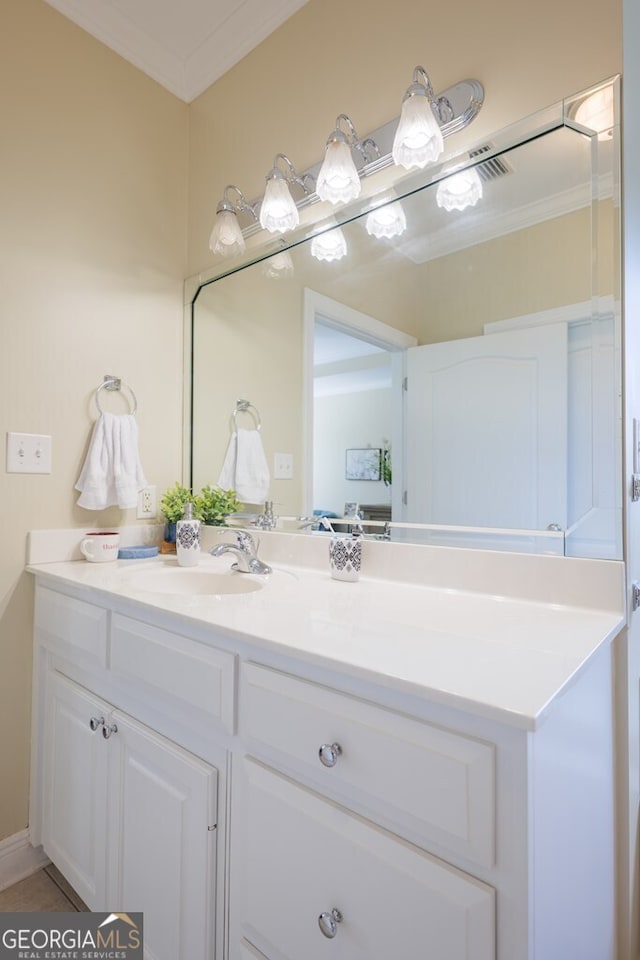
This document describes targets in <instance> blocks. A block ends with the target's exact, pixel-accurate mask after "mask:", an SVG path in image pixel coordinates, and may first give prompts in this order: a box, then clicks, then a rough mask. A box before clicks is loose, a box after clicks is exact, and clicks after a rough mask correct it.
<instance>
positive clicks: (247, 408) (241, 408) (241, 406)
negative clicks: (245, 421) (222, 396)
mask: <svg viewBox="0 0 640 960" xmlns="http://www.w3.org/2000/svg"><path fill="white" fill-rule="evenodd" d="M239 413H248V414H250V415H251V416H252V417H253V419H254V420H255V423H256V429H258V430H259V429H260V428H261V427H262V420H261V419H260V414H259V413H258V408H257V407H254V405H253V404H252V403H251V402H250V401H249V400H238V401H236V408H235V410H234V411H233V429H234V430H237V428H238V422H237V419H236V418H237V416H238V414H239Z"/></svg>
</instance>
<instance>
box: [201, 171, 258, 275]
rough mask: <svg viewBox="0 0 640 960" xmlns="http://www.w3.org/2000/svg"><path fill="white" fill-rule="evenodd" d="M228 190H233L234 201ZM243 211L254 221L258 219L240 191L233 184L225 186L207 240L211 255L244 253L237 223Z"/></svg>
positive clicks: (243, 243)
mask: <svg viewBox="0 0 640 960" xmlns="http://www.w3.org/2000/svg"><path fill="white" fill-rule="evenodd" d="M230 190H235V192H236V194H237V199H236V200H235V201H234V200H232V199H231V198H230V197H229V191H230ZM245 210H246V211H248V212H249V213H250V214H251V216H252V217H253V219H254V220H257V219H258V218H257V216H256V211H255V207H254V206H253V205H252V204H250V203H249V202H248V201H247V200H246V198H245V196H244V194H243V192H242V190H240V189H239V188H238V187H236V186H235V185H234V184H233V183H230V184H227V186H226V187H225V188H224V193H223V195H222V200H221V201H220V203H219V204H218V206H217V207H216V222H215V224H214V227H213V230H212V231H211V237H210V238H209V249H210V250H211V252H212V253H219V254H220V255H221V256H223V257H233V256H235V255H236V254H240V253H244V251H245V247H246V244H245V242H244V237H243V235H242V230H241V229H240V224H239V223H238V214H239V213H242V212H243V211H245Z"/></svg>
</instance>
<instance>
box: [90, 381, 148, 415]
mask: <svg viewBox="0 0 640 960" xmlns="http://www.w3.org/2000/svg"><path fill="white" fill-rule="evenodd" d="M123 387H124V388H125V389H126V390H128V391H129V394H130V402H131V414H134V413H135V412H136V410H137V409H138V401H137V400H136V395H135V393H134V392H133V390H132V389H131V387H130V386H128V385H127V384H126V383H125V384H123V383H122V380H121V379H120V377H111V376H109V375H108V374H107V375H105V378H104V380H103V381H102V383H101V384H100V386H99V387H97V388H96V394H95V396H96V407H97V408H98V411H99V413H104V410H103V409H102V407H101V406H100V391H101V390H122V388H123Z"/></svg>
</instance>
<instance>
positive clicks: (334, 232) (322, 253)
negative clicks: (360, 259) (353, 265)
mask: <svg viewBox="0 0 640 960" xmlns="http://www.w3.org/2000/svg"><path fill="white" fill-rule="evenodd" d="M346 255H347V241H346V239H345V235H344V233H343V232H342V229H341V228H340V227H338V226H335V227H333V228H331V229H329V230H325V231H323V232H322V233H318V234H316V236H315V237H314V238H313V239H312V241H311V256H312V257H315V258H316V260H327V261H328V262H332V261H334V260H342V258H343V257H345V256H346Z"/></svg>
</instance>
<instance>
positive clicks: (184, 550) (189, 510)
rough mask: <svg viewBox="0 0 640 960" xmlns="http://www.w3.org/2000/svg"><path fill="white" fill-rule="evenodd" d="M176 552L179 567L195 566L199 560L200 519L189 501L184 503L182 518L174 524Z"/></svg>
mask: <svg viewBox="0 0 640 960" xmlns="http://www.w3.org/2000/svg"><path fill="white" fill-rule="evenodd" d="M176 553H177V555H178V564H179V566H181V567H195V566H196V564H197V563H198V562H199V560H200V521H199V520H196V519H195V517H194V516H193V504H191V503H185V505H184V518H183V519H182V520H178V523H177V524H176Z"/></svg>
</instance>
